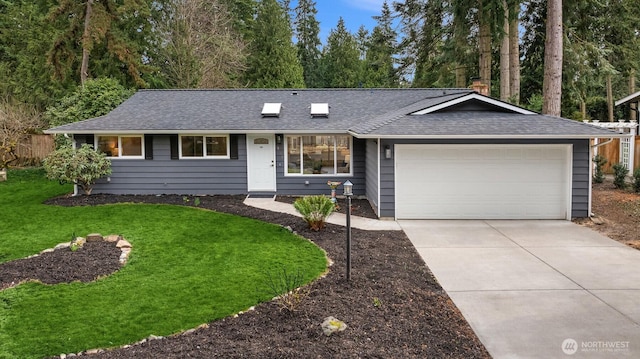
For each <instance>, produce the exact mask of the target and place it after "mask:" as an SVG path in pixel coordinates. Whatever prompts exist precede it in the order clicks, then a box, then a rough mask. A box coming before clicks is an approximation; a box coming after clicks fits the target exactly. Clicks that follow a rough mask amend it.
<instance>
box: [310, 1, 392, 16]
mask: <svg viewBox="0 0 640 359" xmlns="http://www.w3.org/2000/svg"><path fill="white" fill-rule="evenodd" d="M320 1H322V0H320ZM343 2H344V3H345V4H347V6H349V7H353V8H357V9H362V10H366V11H370V12H374V13H376V14H377V13H380V11H381V10H382V4H383V3H384V0H343ZM387 3H388V4H389V6H391V1H387Z"/></svg>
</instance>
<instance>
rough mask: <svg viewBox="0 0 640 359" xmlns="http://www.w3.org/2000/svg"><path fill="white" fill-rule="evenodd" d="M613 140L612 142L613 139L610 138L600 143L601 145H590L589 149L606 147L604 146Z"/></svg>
mask: <svg viewBox="0 0 640 359" xmlns="http://www.w3.org/2000/svg"><path fill="white" fill-rule="evenodd" d="M613 140H614V138H610V139H609V140H608V141H604V142H602V143H596V144H595V145H591V148H592V149H596V148H598V147H600V146H604V145H606V144H608V143H611V142H613Z"/></svg>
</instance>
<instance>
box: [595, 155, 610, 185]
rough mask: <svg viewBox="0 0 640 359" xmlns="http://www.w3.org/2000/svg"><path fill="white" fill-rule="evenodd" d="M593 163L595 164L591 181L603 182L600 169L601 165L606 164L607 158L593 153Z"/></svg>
mask: <svg viewBox="0 0 640 359" xmlns="http://www.w3.org/2000/svg"><path fill="white" fill-rule="evenodd" d="M593 163H594V164H595V165H596V170H595V172H594V174H593V182H595V183H602V182H604V171H603V170H602V167H603V166H604V165H605V164H607V159H606V158H604V156H600V155H595V157H593Z"/></svg>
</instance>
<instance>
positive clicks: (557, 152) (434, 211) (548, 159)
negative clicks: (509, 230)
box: [395, 145, 570, 219]
mask: <svg viewBox="0 0 640 359" xmlns="http://www.w3.org/2000/svg"><path fill="white" fill-rule="evenodd" d="M395 153H396V156H395V157H396V216H397V217H398V218H403V219H421V218H434V219H435V218H438V219H457V218H460V219H479V218H487V219H495V218H503V219H507V218H513V219H516V218H536V219H549V218H554V219H565V218H566V213H567V211H568V210H569V206H568V201H569V200H568V198H569V196H568V193H569V183H570V182H569V181H570V175H569V173H570V170H568V168H569V166H570V159H569V156H570V155H569V148H568V147H567V146H558V145H551V146H544V145H540V146H538V145H534V146H532V145H450V146H449V145H444V146H443V145H398V146H397V147H396V151H395Z"/></svg>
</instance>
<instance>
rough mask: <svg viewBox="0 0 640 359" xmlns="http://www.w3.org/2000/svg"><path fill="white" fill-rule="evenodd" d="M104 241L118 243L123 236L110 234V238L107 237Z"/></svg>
mask: <svg viewBox="0 0 640 359" xmlns="http://www.w3.org/2000/svg"><path fill="white" fill-rule="evenodd" d="M104 240H105V241H107V242H117V241H119V240H122V236H119V235H117V234H110V235H108V236H105V237H104Z"/></svg>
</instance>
